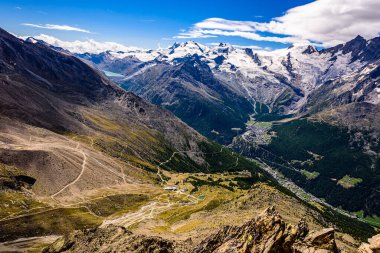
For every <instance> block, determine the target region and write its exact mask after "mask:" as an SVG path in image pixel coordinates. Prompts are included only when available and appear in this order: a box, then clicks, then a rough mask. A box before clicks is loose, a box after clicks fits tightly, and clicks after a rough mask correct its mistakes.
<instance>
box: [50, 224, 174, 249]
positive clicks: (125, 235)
mask: <svg viewBox="0 0 380 253" xmlns="http://www.w3.org/2000/svg"><path fill="white" fill-rule="evenodd" d="M43 252H44V253H53V252H54V253H55V252H78V253H79V252H80V253H93V252H128V253H171V252H174V249H173V242H171V241H168V240H164V239H162V238H159V237H151V236H143V235H133V234H132V232H130V231H128V230H126V229H125V228H123V227H117V226H113V225H110V226H108V227H106V228H97V229H88V230H84V231H75V232H74V233H72V234H70V235H67V236H65V237H62V238H60V239H58V240H57V241H56V242H54V243H53V244H52V245H50V246H49V247H47V248H45V249H44V251H43Z"/></svg>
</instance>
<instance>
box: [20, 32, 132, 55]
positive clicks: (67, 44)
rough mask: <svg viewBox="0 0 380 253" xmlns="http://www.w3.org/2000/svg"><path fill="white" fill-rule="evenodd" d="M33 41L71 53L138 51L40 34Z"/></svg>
mask: <svg viewBox="0 0 380 253" xmlns="http://www.w3.org/2000/svg"><path fill="white" fill-rule="evenodd" d="M26 38H27V37H22V39H26ZM33 38H34V39H37V40H42V41H45V42H46V43H48V44H50V45H53V46H56V47H61V48H64V49H66V50H69V51H70V52H72V53H78V54H81V53H94V54H97V53H101V52H105V51H113V52H118V51H124V52H128V51H131V50H139V48H137V47H127V46H124V45H122V44H119V43H116V42H99V41H96V40H93V39H89V40H83V41H80V40H75V41H63V40H60V39H58V38H55V37H53V36H49V35H46V34H40V35H38V36H34V37H33Z"/></svg>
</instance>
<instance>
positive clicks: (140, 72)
mask: <svg viewBox="0 0 380 253" xmlns="http://www.w3.org/2000/svg"><path fill="white" fill-rule="evenodd" d="M55 50H61V49H55ZM77 56H78V57H80V58H82V59H84V60H85V61H87V62H89V63H91V64H93V65H95V66H96V67H97V68H99V69H100V70H103V71H107V73H108V74H109V75H110V76H109V77H110V78H111V79H112V80H114V81H115V82H116V83H118V84H119V85H120V86H121V87H123V88H124V89H126V90H128V91H132V92H134V93H135V94H137V95H139V96H141V97H143V98H145V99H147V100H149V101H150V102H152V103H154V104H156V105H159V106H161V107H163V108H166V109H168V110H170V111H172V112H173V113H174V114H175V115H176V116H178V117H179V118H181V119H182V120H183V121H184V122H186V123H187V124H188V125H190V126H191V127H193V128H194V129H196V130H198V131H199V132H200V133H202V134H203V135H205V136H207V137H209V138H211V139H213V140H216V141H218V142H220V143H223V144H230V143H232V147H233V148H234V149H235V150H236V151H238V152H241V153H243V154H245V155H246V156H250V157H253V158H257V157H261V159H265V161H267V162H268V161H269V162H271V165H272V166H275V167H276V166H277V167H278V169H279V170H280V171H281V172H282V173H284V174H285V175H287V176H289V177H290V178H291V179H292V180H294V181H296V182H297V184H299V185H301V186H302V187H304V188H306V189H307V190H308V191H311V192H312V193H313V194H315V195H317V196H319V197H322V198H325V199H327V201H328V202H329V203H332V204H333V205H335V206H343V207H344V208H345V209H347V210H351V211H358V210H364V211H365V213H369V214H374V213H375V214H377V215H380V213H379V211H378V210H380V206H379V205H380V203H379V202H378V201H377V200H376V199H377V198H378V197H379V188H378V187H377V186H376V185H378V184H379V182H380V168H379V166H380V159H379V153H380V146H379V142H380V141H379V136H380V124H379V122H380V108H379V102H380V83H379V76H380V37H377V38H373V39H370V40H366V39H364V38H363V37H361V36H357V37H356V38H354V39H353V40H351V41H349V42H347V43H345V44H341V45H337V46H335V47H332V48H326V49H321V50H318V49H316V48H315V47H313V46H310V45H309V46H292V47H289V48H286V49H280V50H274V51H262V50H261V51H255V50H252V49H250V48H240V47H239V48H235V47H234V46H232V45H229V44H224V43H221V44H219V45H217V46H213V47H209V46H205V45H201V44H199V43H196V42H192V41H189V42H184V43H175V44H174V45H172V46H171V47H169V48H167V49H159V50H145V51H144V50H131V51H128V52H111V51H107V52H103V53H100V54H89V53H85V54H78V55H77ZM303 118H304V119H307V122H309V123H308V124H307V126H303V121H302V119H303ZM294 119H296V121H297V119H299V120H300V121H301V122H300V123H294V124H295V125H297V126H298V128H292V127H290V126H288V125H286V124H287V123H284V122H286V121H289V120H292V121H293V120H294ZM260 121H261V122H264V123H260ZM273 121H276V122H273ZM258 122H259V123H258ZM265 122H267V123H265ZM310 122H319V123H318V124H325V126H316V125H315V124H314V126H309V124H310ZM273 123H275V125H277V126H275V125H274V126H273V127H266V126H268V125H269V126H271V125H272V124H273ZM289 124H291V123H289ZM316 124H317V123H316ZM261 126H263V127H261ZM309 127H316V129H317V130H316V131H314V132H310V129H309ZM330 127H336V129H335V128H334V129H330ZM280 128H281V129H280ZM297 129H301V130H299V131H301V132H297V131H296V130H297ZM329 129H330V130H329ZM285 131H287V132H285ZM291 131H293V132H294V133H291ZM323 131H332V132H333V134H332V136H330V135H329V134H328V133H325V132H323ZM279 133H283V134H282V135H280V134H279ZM286 133H288V134H289V135H291V136H287V137H285V134H286ZM276 134H277V138H275V137H276ZM297 136H298V137H300V139H302V141H303V143H300V142H299V141H300V140H296V137H297ZM328 136H330V137H328ZM333 137H336V138H338V139H339V140H338V139H335V140H334V138H333ZM324 138H328V139H326V141H325V142H324V143H321V141H320V140H321V139H324ZM285 140H286V142H288V145H286V144H285ZM332 140H334V141H332ZM329 141H332V142H329ZM294 143H297V145H293V144H294ZM338 143H339V144H338ZM287 147H292V149H293V151H294V153H293V155H291V152H289V150H287ZM320 147H324V148H323V150H321V149H320ZM263 148H264V149H265V150H266V151H265V152H263V151H262V149H263ZM333 150H335V151H333ZM342 150H346V151H342ZM349 150H355V151H349ZM268 152H272V154H274V155H269V153H268ZM310 152H311V153H316V154H320V155H322V153H323V156H324V157H325V158H324V160H323V159H322V161H314V162H313V165H306V162H307V161H308V160H309V159H312V158H313V156H312V155H310V154H311V153H310ZM328 154H330V155H328ZM278 157H280V158H278ZM296 161H300V163H301V165H295V163H296ZM278 164H280V165H278ZM281 166H287V167H292V168H295V169H296V172H295V173H292V172H289V171H288V170H287V169H284V167H281ZM302 171H308V172H310V173H314V172H316V173H318V175H319V176H318V177H316V179H313V180H310V178H313V176H311V177H310V175H309V174H307V173H306V172H302ZM305 175H306V176H305ZM311 175H317V174H311ZM307 176H309V177H307ZM345 176H350V178H359V181H360V180H363V182H361V183H360V184H354V186H355V187H354V186H352V185H351V186H352V187H351V186H349V187H348V189H347V188H344V187H342V183H339V182H341V181H340V180H342V179H343V178H344V177H345ZM334 180H335V181H334ZM353 180H354V179H353ZM343 181H344V180H343ZM354 181H355V180H354ZM320 185H324V187H323V188H321V187H320ZM346 186H347V185H346ZM330 193H333V194H330ZM360 196H364V197H363V198H361V197H360Z"/></svg>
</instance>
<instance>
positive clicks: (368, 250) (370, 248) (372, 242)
mask: <svg viewBox="0 0 380 253" xmlns="http://www.w3.org/2000/svg"><path fill="white" fill-rule="evenodd" d="M359 253H380V234H378V235H376V236H374V237H372V238H370V239H368V243H363V244H362V245H361V246H360V248H359Z"/></svg>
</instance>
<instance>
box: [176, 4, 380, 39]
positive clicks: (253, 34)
mask: <svg viewBox="0 0 380 253" xmlns="http://www.w3.org/2000/svg"><path fill="white" fill-rule="evenodd" d="M379 17H380V1H378V0H334V1H331V0H316V1H314V2H312V3H309V4H306V5H302V6H298V7H295V8H292V9H289V10H288V11H287V12H286V13H285V14H284V15H283V16H281V17H277V18H274V19H272V20H271V21H270V22H255V21H236V20H227V19H222V18H209V19H205V20H203V21H201V22H198V23H196V24H194V25H193V26H192V27H191V28H190V29H188V30H187V31H185V32H180V33H179V34H178V35H177V36H175V38H180V39H185V38H186V39H188V38H207V37H219V36H234V37H242V38H245V39H249V40H256V41H271V42H279V43H292V44H298V43H300V44H305V43H312V44H313V43H316V44H321V45H323V46H332V45H336V44H338V43H343V42H346V41H348V40H350V39H352V38H354V37H356V36H357V35H359V34H360V35H362V36H363V37H365V38H367V39H368V38H373V37H376V36H378V35H379V33H380V19H379Z"/></svg>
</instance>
